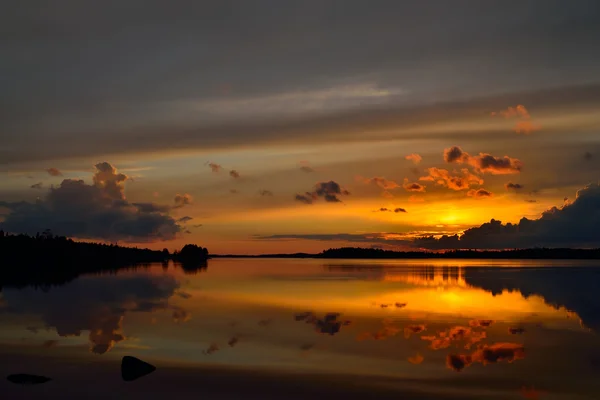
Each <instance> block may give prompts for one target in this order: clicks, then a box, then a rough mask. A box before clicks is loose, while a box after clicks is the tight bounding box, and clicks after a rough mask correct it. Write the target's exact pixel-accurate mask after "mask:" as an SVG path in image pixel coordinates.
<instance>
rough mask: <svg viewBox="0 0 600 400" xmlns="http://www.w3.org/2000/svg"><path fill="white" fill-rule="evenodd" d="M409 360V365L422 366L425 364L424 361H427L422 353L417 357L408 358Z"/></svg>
mask: <svg viewBox="0 0 600 400" xmlns="http://www.w3.org/2000/svg"><path fill="white" fill-rule="evenodd" d="M407 360H408V362H409V363H411V364H415V365H417V364H421V363H422V362H423V360H425V358H424V357H423V356H422V355H421V354H420V353H417V354H416V355H414V356H412V357H408V358H407Z"/></svg>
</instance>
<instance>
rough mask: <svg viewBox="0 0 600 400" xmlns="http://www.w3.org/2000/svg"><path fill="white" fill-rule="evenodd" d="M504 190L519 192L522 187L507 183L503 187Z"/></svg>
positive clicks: (517, 184) (518, 184)
mask: <svg viewBox="0 0 600 400" xmlns="http://www.w3.org/2000/svg"><path fill="white" fill-rule="evenodd" d="M504 188H506V190H514V191H519V190H521V189H523V188H524V186H523V185H521V184H520V183H512V182H508V183H507V184H505V185H504Z"/></svg>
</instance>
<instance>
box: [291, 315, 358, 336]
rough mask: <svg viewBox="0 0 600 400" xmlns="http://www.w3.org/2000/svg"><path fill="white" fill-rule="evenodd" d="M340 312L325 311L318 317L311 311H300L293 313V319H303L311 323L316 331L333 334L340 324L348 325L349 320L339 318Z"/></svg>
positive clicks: (336, 331)
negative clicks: (321, 316)
mask: <svg viewBox="0 0 600 400" xmlns="http://www.w3.org/2000/svg"><path fill="white" fill-rule="evenodd" d="M340 315H341V314H340V313H327V314H325V316H324V317H323V318H318V317H317V316H316V315H315V314H314V313H313V312H310V311H308V312H301V313H297V314H295V315H294V320H296V321H304V322H306V323H307V324H310V325H313V326H314V328H315V330H316V331H317V332H318V333H323V334H328V335H335V334H336V333H338V332H339V331H340V329H341V328H342V326H346V325H350V321H347V320H346V321H341V320H339V317H340Z"/></svg>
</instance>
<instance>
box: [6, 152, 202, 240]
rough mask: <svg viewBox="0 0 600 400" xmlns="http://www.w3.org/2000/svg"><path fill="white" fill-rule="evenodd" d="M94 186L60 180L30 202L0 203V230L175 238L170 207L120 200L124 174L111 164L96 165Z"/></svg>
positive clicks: (181, 200)
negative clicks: (0, 215) (0, 214)
mask: <svg viewBox="0 0 600 400" xmlns="http://www.w3.org/2000/svg"><path fill="white" fill-rule="evenodd" d="M92 180H93V184H92V185H88V184H86V183H85V182H84V181H83V180H78V179H64V180H63V181H62V183H61V184H60V185H59V186H58V187H53V188H50V189H49V191H48V193H47V194H46V196H45V197H44V198H43V199H40V200H38V201H36V202H35V203H28V202H16V203H15V202H0V205H2V206H4V207H6V208H8V209H9V210H10V214H8V215H7V216H6V219H5V220H4V222H2V223H1V224H0V228H2V229H4V230H6V231H8V232H19V233H28V234H35V233H37V232H42V231H44V230H46V229H51V230H52V231H53V232H54V233H56V234H60V235H66V236H71V237H78V238H90V239H104V240H124V241H129V242H146V241H152V240H170V239H174V238H175V236H176V235H177V233H179V232H180V230H181V227H180V226H179V225H178V223H177V222H176V221H175V220H174V219H173V218H172V217H171V216H170V215H168V213H167V212H168V211H169V209H170V207H168V206H160V205H156V204H153V203H130V202H128V201H127V200H126V198H125V182H126V181H127V180H128V177H127V175H125V174H122V173H119V172H118V171H117V169H116V168H115V167H113V166H112V165H111V164H109V163H106V162H103V163H99V164H97V165H96V172H95V174H94V176H93V179H92ZM190 202H191V197H189V195H178V196H176V198H175V207H182V206H183V205H186V204H189V203H190Z"/></svg>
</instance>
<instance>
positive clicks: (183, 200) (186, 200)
mask: <svg viewBox="0 0 600 400" xmlns="http://www.w3.org/2000/svg"><path fill="white" fill-rule="evenodd" d="M173 201H174V202H175V206H174V207H173V208H181V207H184V206H187V205H190V204H192V201H193V198H192V196H191V195H190V194H188V193H184V194H179V193H177V194H176V195H175V198H174V199H173Z"/></svg>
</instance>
